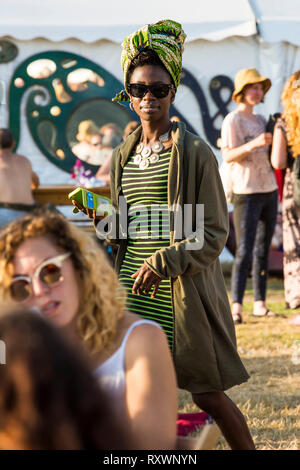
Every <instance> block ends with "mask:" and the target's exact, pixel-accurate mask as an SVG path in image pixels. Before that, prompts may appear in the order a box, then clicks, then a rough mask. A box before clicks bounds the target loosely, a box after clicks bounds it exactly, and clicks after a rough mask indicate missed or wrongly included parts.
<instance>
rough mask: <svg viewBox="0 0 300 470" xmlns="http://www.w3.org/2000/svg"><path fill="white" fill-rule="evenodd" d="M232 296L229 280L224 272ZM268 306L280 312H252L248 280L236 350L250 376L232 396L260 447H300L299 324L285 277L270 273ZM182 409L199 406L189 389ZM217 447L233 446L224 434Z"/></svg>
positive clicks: (183, 394) (181, 398) (182, 397)
mask: <svg viewBox="0 0 300 470" xmlns="http://www.w3.org/2000/svg"><path fill="white" fill-rule="evenodd" d="M225 281H226V285H227V289H228V295H229V298H230V279H229V276H225ZM267 305H268V308H270V309H271V310H273V311H274V312H276V313H277V315H276V317H268V318H266V317H263V318H257V317H253V316H252V306H253V290H252V286H251V280H250V279H249V280H248V283H247V290H246V295H245V299H244V312H243V323H242V324H241V325H237V326H236V334H237V343H238V351H239V353H240V356H241V358H242V360H243V363H244V365H245V367H246V369H247V370H248V373H249V375H250V379H249V381H248V382H246V383H245V384H243V385H240V386H237V387H234V388H232V389H231V390H229V391H228V392H227V394H228V396H229V397H230V398H231V399H232V400H233V401H234V402H235V403H236V404H237V405H238V406H239V408H240V409H241V411H242V412H243V413H244V415H245V417H246V419H247V422H248V425H249V428H250V431H251V434H252V436H253V439H254V442H255V445H256V447H257V449H261V450H274V449H278V450H284V449H285V450H296V449H299V448H300V326H295V325H290V324H289V319H291V318H293V317H294V316H295V315H296V314H297V313H299V310H298V311H292V310H287V309H286V306H285V300H284V293H283V281H282V279H280V278H270V279H269V283H268V297H267ZM179 408H180V411H181V412H191V411H197V408H196V407H195V405H193V403H192V401H191V399H190V396H189V394H188V393H187V392H184V391H180V392H179ZM216 449H219V450H222V449H229V447H228V445H227V443H226V441H225V439H224V438H223V437H221V438H220V439H219V441H218V444H217V446H216Z"/></svg>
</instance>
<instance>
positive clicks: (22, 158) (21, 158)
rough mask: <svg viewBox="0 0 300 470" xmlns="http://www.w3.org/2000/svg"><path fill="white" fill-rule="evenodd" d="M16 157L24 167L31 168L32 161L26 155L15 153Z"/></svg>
mask: <svg viewBox="0 0 300 470" xmlns="http://www.w3.org/2000/svg"><path fill="white" fill-rule="evenodd" d="M14 158H15V160H16V161H17V162H18V163H20V164H22V165H23V166H24V167H28V168H31V163H30V160H29V158H27V157H25V156H24V155H21V154H19V153H15V154H14Z"/></svg>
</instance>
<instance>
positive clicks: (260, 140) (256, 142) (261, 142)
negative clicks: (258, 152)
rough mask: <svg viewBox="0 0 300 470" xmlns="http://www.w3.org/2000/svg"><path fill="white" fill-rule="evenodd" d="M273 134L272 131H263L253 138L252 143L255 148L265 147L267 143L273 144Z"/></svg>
mask: <svg viewBox="0 0 300 470" xmlns="http://www.w3.org/2000/svg"><path fill="white" fill-rule="evenodd" d="M272 139H273V136H272V134H271V133H270V132H263V133H262V134H260V135H259V136H258V137H256V138H255V139H253V140H252V142H251V145H252V146H253V150H254V149H258V148H260V147H265V146H266V145H271V144H272Z"/></svg>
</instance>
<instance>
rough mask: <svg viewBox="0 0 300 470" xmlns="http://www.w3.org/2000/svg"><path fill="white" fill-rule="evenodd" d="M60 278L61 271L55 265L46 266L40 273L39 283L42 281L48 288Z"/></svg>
mask: <svg viewBox="0 0 300 470" xmlns="http://www.w3.org/2000/svg"><path fill="white" fill-rule="evenodd" d="M60 278H61V269H60V268H59V267H58V266H56V265H55V264H47V266H44V267H43V269H42V270H41V272H40V279H41V281H43V282H44V284H47V285H48V286H51V285H52V284H55V283H56V282H58V281H59V280H60Z"/></svg>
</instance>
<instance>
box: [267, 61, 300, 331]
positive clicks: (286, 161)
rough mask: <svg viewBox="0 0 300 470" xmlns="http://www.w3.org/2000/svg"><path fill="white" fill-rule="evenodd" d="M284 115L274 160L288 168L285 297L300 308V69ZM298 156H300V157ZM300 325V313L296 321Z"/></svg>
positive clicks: (289, 86) (285, 96) (290, 84)
mask: <svg viewBox="0 0 300 470" xmlns="http://www.w3.org/2000/svg"><path fill="white" fill-rule="evenodd" d="M281 100H282V105H283V109H284V111H283V115H282V117H281V118H280V119H278V120H277V122H276V125H275V129H274V136H273V145H272V154H271V162H272V165H273V167H274V168H276V169H285V177H284V186H283V197H282V221H283V270H284V291H285V300H286V303H287V305H288V307H289V308H291V309H296V308H299V307H300V207H299V206H297V205H296V204H295V201H294V198H293V182H294V178H295V174H294V162H295V159H296V157H298V156H299V155H300V71H299V70H298V71H297V72H295V73H293V75H291V77H290V78H289V79H288V80H287V82H286V84H285V86H284V89H283V92H282V95H281ZM298 158H299V157H298ZM293 321H294V322H295V323H298V324H300V315H298V316H297V317H296V318H295V319H294V320H293Z"/></svg>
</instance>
